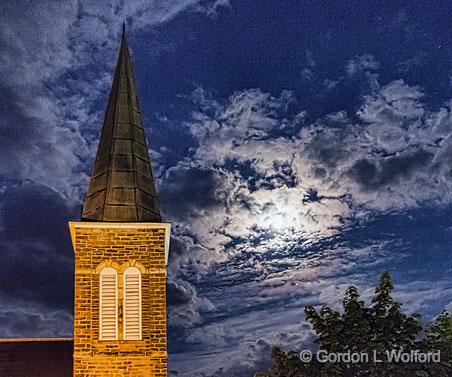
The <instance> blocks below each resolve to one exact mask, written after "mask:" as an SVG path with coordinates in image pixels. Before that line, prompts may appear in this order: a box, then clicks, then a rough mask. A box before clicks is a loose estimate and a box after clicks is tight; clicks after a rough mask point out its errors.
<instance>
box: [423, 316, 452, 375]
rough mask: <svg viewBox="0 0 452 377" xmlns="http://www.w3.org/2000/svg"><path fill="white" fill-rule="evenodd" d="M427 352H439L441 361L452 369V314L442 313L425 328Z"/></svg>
mask: <svg viewBox="0 0 452 377" xmlns="http://www.w3.org/2000/svg"><path fill="white" fill-rule="evenodd" d="M426 334H427V346H428V348H429V350H432V351H436V350H439V351H440V352H441V360H442V361H443V362H444V363H446V364H447V365H448V366H451V367H452V314H450V313H447V312H443V313H441V314H440V315H439V316H438V317H437V318H436V319H435V321H434V322H433V323H432V324H430V325H429V326H427V329H426Z"/></svg>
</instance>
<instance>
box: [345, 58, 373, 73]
mask: <svg viewBox="0 0 452 377" xmlns="http://www.w3.org/2000/svg"><path fill="white" fill-rule="evenodd" d="M379 67H380V64H379V63H378V62H377V61H376V60H375V58H374V57H373V56H372V55H370V54H364V55H360V56H356V57H355V58H353V59H351V60H349V61H348V63H347V66H346V67H345V72H346V73H347V75H348V76H354V75H356V74H357V73H359V72H363V71H377V70H378V68H379Z"/></svg>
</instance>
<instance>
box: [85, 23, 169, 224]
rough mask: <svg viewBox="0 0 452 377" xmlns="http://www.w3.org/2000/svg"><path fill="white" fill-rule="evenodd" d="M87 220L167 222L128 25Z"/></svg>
mask: <svg viewBox="0 0 452 377" xmlns="http://www.w3.org/2000/svg"><path fill="white" fill-rule="evenodd" d="M82 220H87V221H117V222H134V221H137V222H145V221H149V222H160V221H161V219H160V212H159V208H158V202H157V198H156V192H155V186H154V180H153V176H152V169H151V163H150V158H149V153H148V148H147V143H146V137H145V132H144V129H143V125H142V122H141V113H140V110H139V106H138V98H137V92H136V85H135V81H134V78H133V73H132V65H131V59H130V54H129V49H128V46H127V40H126V37H125V23H124V24H123V27H122V36H121V47H120V49H119V57H118V63H117V65H116V70H115V73H114V76H113V84H112V87H111V92H110V98H109V101H108V105H107V110H106V113H105V118H104V124H103V127H102V134H101V137H100V141H99V147H98V150H97V155H96V159H95V162H94V167H93V170H92V173H91V179H90V182H89V187H88V192H87V194H86V198H85V204H84V207H83V212H82Z"/></svg>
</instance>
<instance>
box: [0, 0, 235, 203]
mask: <svg viewBox="0 0 452 377" xmlns="http://www.w3.org/2000/svg"><path fill="white" fill-rule="evenodd" d="M198 2H199V1H198V0H169V1H168V0H165V1H161V0H155V1H148V2H143V1H141V0H136V1H129V2H127V5H126V4H125V3H124V2H123V1H119V0H118V1H114V2H113V3H108V4H107V3H105V4H104V5H102V4H99V3H94V2H77V1H73V0H65V1H60V2H58V3H55V2H52V1H43V2H33V3H29V2H25V1H16V2H14V3H12V2H9V3H6V4H4V6H3V7H2V12H1V14H0V22H1V23H2V33H1V35H0V46H1V48H2V51H3V53H2V56H1V58H0V77H1V81H0V88H1V90H2V93H3V96H2V100H1V101H2V108H3V109H5V110H6V111H5V112H4V114H2V117H1V120H0V121H1V124H0V126H1V130H2V131H0V132H1V133H2V134H1V136H2V140H3V145H4V148H2V151H1V152H0V158H1V159H2V166H1V170H0V178H1V179H2V180H8V179H11V177H14V178H15V179H29V180H33V181H35V182H38V183H40V184H46V185H48V186H49V187H50V188H52V189H54V190H56V191H57V192H59V193H60V194H61V195H63V196H64V197H65V198H66V199H67V200H69V201H73V202H74V201H75V202H77V201H79V200H80V199H81V198H82V197H83V193H84V190H85V187H86V181H87V175H86V171H88V170H89V166H90V164H91V162H92V158H93V155H94V151H95V148H96V146H97V140H98V134H99V131H100V124H101V120H102V114H103V111H104V108H103V105H102V106H99V100H102V99H106V95H107V91H108V88H109V85H110V81H111V72H112V70H113V65H114V60H115V54H116V51H117V47H118V33H119V30H120V23H121V22H122V21H123V20H126V19H127V20H129V21H130V23H131V25H130V26H129V29H132V30H136V29H143V28H146V27H148V26H151V25H156V24H159V23H162V22H166V21H168V20H170V19H171V18H173V17H174V16H176V15H177V14H179V13H180V12H182V11H184V10H187V9H189V8H190V7H192V6H195V5H196V4H198ZM204 5H205V6H206V7H207V8H206V9H209V11H210V10H211V9H212V11H213V9H216V8H217V7H219V6H225V5H226V4H225V3H224V2H215V3H214V4H211V2H204ZM93 125H94V126H93ZM96 125H97V126H96ZM93 127H94V128H93Z"/></svg>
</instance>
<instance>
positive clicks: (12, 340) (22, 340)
mask: <svg viewBox="0 0 452 377" xmlns="http://www.w3.org/2000/svg"><path fill="white" fill-rule="evenodd" d="M69 341H74V338H0V343H25V342H69Z"/></svg>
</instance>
